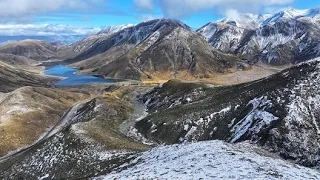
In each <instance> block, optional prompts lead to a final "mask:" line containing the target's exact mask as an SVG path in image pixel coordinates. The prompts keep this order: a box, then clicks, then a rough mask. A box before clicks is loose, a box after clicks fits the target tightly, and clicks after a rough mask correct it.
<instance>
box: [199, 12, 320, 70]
mask: <svg viewBox="0 0 320 180" xmlns="http://www.w3.org/2000/svg"><path fill="white" fill-rule="evenodd" d="M198 32H199V33H201V34H202V35H203V36H204V37H205V38H206V39H207V40H208V41H209V43H210V44H211V45H212V46H213V47H215V48H217V49H219V50H220V51H222V52H226V53H232V54H235V55H237V56H239V57H241V58H243V59H245V60H246V61H247V62H248V63H250V64H254V63H256V62H257V61H263V62H265V63H267V64H272V65H283V64H291V63H293V64H295V63H297V62H302V61H305V60H310V59H312V58H316V57H318V56H320V50H319V44H320V8H316V9H307V10H295V9H287V10H284V11H281V12H278V13H276V14H272V15H270V14H266V15H252V14H243V15H239V16H238V17H237V18H234V19H230V18H225V19H222V20H220V21H218V22H211V23H208V24H207V25H205V26H203V27H202V28H200V29H199V30H198Z"/></svg>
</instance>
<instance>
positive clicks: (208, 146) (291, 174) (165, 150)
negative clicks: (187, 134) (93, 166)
mask: <svg viewBox="0 0 320 180" xmlns="http://www.w3.org/2000/svg"><path fill="white" fill-rule="evenodd" d="M124 167H126V168H124ZM122 168H124V170H120V171H114V172H112V173H110V174H108V175H106V176H101V177H99V178H94V179H105V180H109V179H119V180H120V179H123V180H125V179H132V180H133V179H297V180H300V179H301V180H304V179H319V178H320V172H319V171H317V170H313V169H309V168H306V167H302V166H298V165H295V164H292V163H290V162H287V161H284V160H281V159H279V158H277V157H274V156H273V155H271V154H269V153H267V152H265V151H264V150H261V149H259V148H257V147H255V146H254V145H251V144H248V143H240V144H235V145H234V144H228V143H225V142H223V141H204V142H197V143H187V144H182V145H173V146H163V147H158V148H154V149H152V150H150V151H147V152H144V153H142V154H141V155H140V156H138V157H137V158H136V159H134V160H133V161H131V162H130V163H128V164H124V165H123V166H122ZM120 169H121V168H120Z"/></svg>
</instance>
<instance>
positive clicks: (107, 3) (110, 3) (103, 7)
mask: <svg viewBox="0 0 320 180" xmlns="http://www.w3.org/2000/svg"><path fill="white" fill-rule="evenodd" d="M142 1H143V0H142ZM159 1H161V0H158V1H157V0H154V1H153V3H154V4H153V8H152V9H147V8H144V7H141V6H139V5H137V3H134V1H133V0H101V1H100V2H99V7H93V8H95V9H92V10H89V11H87V12H86V11H84V12H72V13H66V12H63V11H61V12H59V11H58V12H54V13H50V14H48V15H44V14H38V15H36V17H35V23H49V24H68V25H74V26H94V27H99V26H109V25H121V24H136V23H139V22H141V21H144V20H148V19H152V18H161V17H170V18H177V19H180V20H181V21H183V22H185V23H186V24H188V25H189V26H191V27H194V28H199V27H201V26H202V25H204V24H206V23H208V22H210V21H215V20H218V19H220V18H222V17H224V16H225V15H226V14H225V12H223V11H225V10H226V9H227V8H228V7H224V5H220V4H217V5H212V6H211V7H209V8H201V7H199V8H198V9H199V10H191V12H190V13H187V14H184V15H181V16H180V15H177V16H175V15H172V14H170V13H166V12H165V11H166V8H174V7H167V6H169V5H167V6H164V5H162V6H161V5H160V4H161V2H159ZM172 1H175V0H172ZM177 1H180V2H181V3H183V1H184V0H177ZM197 1H201V0H197ZM209 1H210V0H209ZM213 1H214V0H213ZM217 1H219V0H217ZM226 1H228V0H226ZM237 1H239V2H241V0H237ZM254 1H259V0H254ZM268 1H273V0H268ZM277 1H278V2H280V3H271V4H261V5H258V7H257V8H254V9H251V8H250V5H251V4H250V3H251V2H250V0H249V1H248V0H243V1H242V2H241V3H242V4H245V6H247V7H248V9H246V8H242V7H239V11H240V12H243V13H246V12H248V13H269V11H270V9H272V10H274V11H277V10H279V9H282V8H286V7H292V8H296V9H305V8H314V7H320V0H295V1H294V0H292V1H291V0H284V1H283V2H284V3H281V0H275V2H277ZM195 2H196V1H195ZM230 3H232V1H230ZM226 6H228V4H227V5H226ZM229 6H230V9H236V10H237V7H236V6H232V5H231V4H230V5H229ZM221 7H222V10H220V9H221ZM185 10H186V11H190V10H189V9H187V8H186V9H185ZM271 13H272V12H271Z"/></svg>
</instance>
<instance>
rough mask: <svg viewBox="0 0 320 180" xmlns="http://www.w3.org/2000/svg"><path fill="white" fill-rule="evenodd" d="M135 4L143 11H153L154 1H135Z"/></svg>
mask: <svg viewBox="0 0 320 180" xmlns="http://www.w3.org/2000/svg"><path fill="white" fill-rule="evenodd" d="M133 3H134V4H135V5H136V6H137V7H139V8H142V9H145V10H152V9H153V3H154V2H153V0H133Z"/></svg>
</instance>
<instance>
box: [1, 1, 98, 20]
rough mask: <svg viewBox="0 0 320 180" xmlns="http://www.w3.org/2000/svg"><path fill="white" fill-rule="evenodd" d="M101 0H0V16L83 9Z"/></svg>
mask: <svg viewBox="0 0 320 180" xmlns="http://www.w3.org/2000/svg"><path fill="white" fill-rule="evenodd" d="M102 2H103V1H101V0H1V1H0V17H2V18H11V17H12V18H13V17H15V18H19V17H23V16H32V15H36V14H38V13H51V12H56V11H59V10H70V9H72V10H84V9H86V8H89V7H91V5H93V4H97V3H102Z"/></svg>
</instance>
